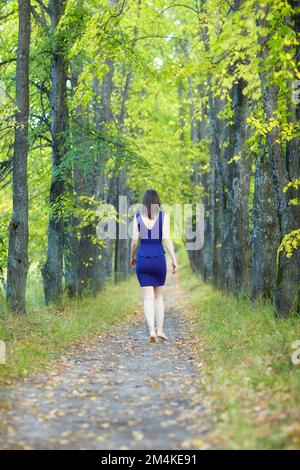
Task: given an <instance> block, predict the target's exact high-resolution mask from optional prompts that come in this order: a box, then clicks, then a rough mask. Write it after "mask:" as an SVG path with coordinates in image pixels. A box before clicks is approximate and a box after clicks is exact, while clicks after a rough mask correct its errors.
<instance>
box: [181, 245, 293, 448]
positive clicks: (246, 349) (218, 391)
mask: <svg viewBox="0 0 300 470" xmlns="http://www.w3.org/2000/svg"><path fill="white" fill-rule="evenodd" d="M180 267H181V269H180V277H181V280H182V282H183V287H184V289H185V292H186V293H187V299H188V306H187V309H188V310H189V308H190V315H191V319H192V322H193V330H194V332H195V334H196V335H197V338H198V351H199V361H201V368H202V371H203V374H204V377H205V381H204V382H203V387H204V395H205V394H208V395H209V397H210V399H209V401H208V403H206V406H207V409H208V410H209V409H211V408H212V409H213V411H214V414H215V419H216V422H218V426H217V428H216V430H215V432H214V433H213V435H212V436H211V439H212V441H213V443H214V446H215V447H218V448H223V449H224V448H225V449H296V448H299V436H300V435H299V426H298V423H299V416H298V412H296V414H295V410H298V409H299V393H298V391H299V386H300V374H299V365H294V364H293V363H292V353H293V352H294V350H293V347H292V344H293V342H294V341H295V340H298V339H299V337H300V325H299V319H297V318H295V317H294V318H290V319H288V320H285V321H281V322H278V320H276V319H275V318H274V315H273V307H272V305H271V304H269V303H263V302H261V301H259V302H258V303H257V304H256V305H253V304H251V303H250V302H249V301H248V300H240V301H237V300H236V298H235V297H234V296H228V295H227V294H225V293H223V292H221V291H219V290H216V289H214V288H212V286H211V285H209V284H204V283H203V282H201V281H200V280H199V279H198V278H197V277H196V276H195V275H192V274H191V272H190V268H189V266H188V262H187V259H186V255H185V254H184V253H183V251H182V252H181V254H180Z"/></svg>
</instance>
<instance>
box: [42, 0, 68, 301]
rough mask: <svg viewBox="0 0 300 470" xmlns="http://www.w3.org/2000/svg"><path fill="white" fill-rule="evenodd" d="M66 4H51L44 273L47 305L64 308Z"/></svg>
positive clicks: (57, 0) (52, 1) (59, 1)
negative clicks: (61, 28) (62, 29)
mask: <svg viewBox="0 0 300 470" xmlns="http://www.w3.org/2000/svg"><path fill="white" fill-rule="evenodd" d="M65 5H66V1H65V0H50V2H49V8H50V13H51V32H52V37H53V39H54V44H53V59H52V65H51V77H52V87H51V95H50V105H51V136H52V175H51V185H50V206H51V207H50V217H49V224H48V249H47V259H46V263H45V265H44V267H43V269H42V276H43V281H44V292H45V302H46V305H48V304H49V303H56V304H61V302H62V279H63V248H64V220H63V215H62V209H63V208H62V196H63V193H64V179H65V175H64V174H63V170H62V162H63V158H64V153H65V146H66V130H67V126H68V110H67V102H66V82H67V63H66V59H65V57H64V46H63V43H62V42H61V39H59V38H57V37H56V34H57V26H58V24H59V21H60V19H61V17H62V15H63V13H64V9H65Z"/></svg>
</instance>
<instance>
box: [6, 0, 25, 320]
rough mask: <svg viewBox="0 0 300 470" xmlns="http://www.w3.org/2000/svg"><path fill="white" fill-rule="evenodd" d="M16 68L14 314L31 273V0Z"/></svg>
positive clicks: (10, 296) (10, 278)
mask: <svg viewBox="0 0 300 470" xmlns="http://www.w3.org/2000/svg"><path fill="white" fill-rule="evenodd" d="M18 6H19V8H18V15H19V34H18V52H17V70H16V118H15V121H16V124H15V138H14V155H13V212H12V218H11V222H10V225H9V247H8V271H7V301H8V306H9V309H10V310H11V311H12V312H13V313H17V314H24V313H25V312H26V303H25V290H26V281H27V273H28V184H27V155H28V117H29V52H30V0H19V2H18Z"/></svg>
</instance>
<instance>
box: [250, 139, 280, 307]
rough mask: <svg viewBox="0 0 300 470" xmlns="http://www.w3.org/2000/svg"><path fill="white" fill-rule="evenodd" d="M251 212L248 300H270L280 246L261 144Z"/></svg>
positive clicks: (265, 159)
mask: <svg viewBox="0 0 300 470" xmlns="http://www.w3.org/2000/svg"><path fill="white" fill-rule="evenodd" d="M254 180H255V187H254V200H253V211H252V253H253V258H252V272H251V275H252V283H251V284H252V299H253V300H256V299H257V297H259V296H261V297H262V298H269V299H273V298H274V289H275V280H276V253H277V247H278V245H279V243H280V234H279V224H278V216H277V211H276V204H275V193H274V186H273V181H272V171H271V166H270V160H269V158H268V157H267V152H266V148H265V145H264V144H261V145H260V152H259V154H258V156H257V158H256V168H255V175H254Z"/></svg>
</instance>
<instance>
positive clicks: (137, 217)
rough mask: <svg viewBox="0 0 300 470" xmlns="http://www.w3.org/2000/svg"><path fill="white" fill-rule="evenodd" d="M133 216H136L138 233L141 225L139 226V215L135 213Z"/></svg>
mask: <svg viewBox="0 0 300 470" xmlns="http://www.w3.org/2000/svg"><path fill="white" fill-rule="evenodd" d="M135 215H136V221H137V226H138V231H139V232H140V230H141V225H140V213H139V212H137V213H136V214H135Z"/></svg>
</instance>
